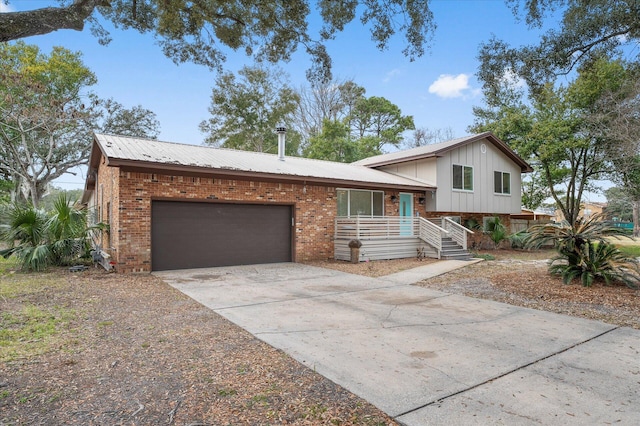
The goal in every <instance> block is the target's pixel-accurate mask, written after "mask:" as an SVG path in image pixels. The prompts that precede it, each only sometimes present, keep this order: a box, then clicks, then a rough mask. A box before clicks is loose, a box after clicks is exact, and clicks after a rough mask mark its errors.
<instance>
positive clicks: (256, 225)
mask: <svg viewBox="0 0 640 426" xmlns="http://www.w3.org/2000/svg"><path fill="white" fill-rule="evenodd" d="M527 171H530V167H529V166H528V165H527V164H526V163H525V162H524V161H523V160H522V159H520V158H519V157H518V156H517V155H516V154H515V153H514V152H513V151H512V150H510V149H509V147H508V146H507V145H506V144H504V143H503V142H502V141H500V140H499V139H497V138H496V137H495V136H493V135H492V134H491V133H483V134H479V135H473V136H469V137H466V138H460V139H455V140H453V141H449V142H444V143H441V144H436V145H429V146H425V147H421V148H415V149H411V150H408V151H403V152H397V153H393V154H386V155H381V156H376V157H372V158H370V159H367V160H363V161H360V162H357V163H354V164H343V163H334V162H329V161H320V160H312V159H306V158H297V157H286V158H284V157H283V156H282V158H279V156H278V155H272V154H264V153H255V152H245V151H235V150H228V149H218V148H210V147H204V146H194V145H183V144H175V143H167V142H159V141H155V140H147V139H138V138H130V137H121V136H112V135H101V134H96V135H95V138H94V142H93V149H92V152H91V156H90V160H89V173H88V177H87V182H86V187H85V195H84V197H83V200H84V202H85V203H87V204H88V205H89V206H90V207H92V208H94V209H95V211H96V217H97V220H99V221H102V222H105V223H107V224H108V225H109V229H110V231H109V232H108V233H105V234H103V236H102V239H101V241H99V242H98V243H100V245H101V247H102V249H103V250H104V251H105V252H106V253H108V254H109V255H110V256H111V261H112V263H113V264H115V267H116V269H117V270H119V271H122V272H139V271H151V270H162V269H184V268H199V267H207V266H224V265H235V264H252V263H271V262H289V261H294V262H302V261H307V260H317V259H328V258H334V257H335V258H342V259H345V258H348V256H349V248H348V242H349V241H350V240H351V239H354V238H357V239H360V240H361V241H362V242H363V247H362V248H361V252H360V260H366V259H381V258H394V257H409V256H415V255H416V252H417V251H419V252H420V251H421V252H422V253H424V254H426V255H428V256H433V257H446V256H453V255H455V250H454V249H451V248H450V249H447V247H446V246H448V245H453V246H455V245H457V246H458V249H461V250H464V249H466V238H467V234H468V232H467V230H466V229H465V228H463V227H462V226H460V225H458V224H457V223H455V222H459V223H463V222H461V221H463V220H465V218H467V217H476V218H477V219H480V220H482V218H483V217H493V216H494V215H496V214H498V215H504V216H505V218H506V219H505V220H508V216H509V214H511V213H514V212H518V211H520V201H521V197H520V174H521V173H522V172H527ZM442 216H448V217H452V219H453V220H448V219H440V218H441V217H442ZM425 218H439V219H438V221H437V222H436V224H434V222H433V221H427V220H425ZM450 240H453V241H454V242H451V241H450ZM447 250H449V252H448V251H447ZM452 250H453V251H452ZM452 253H453V254H452Z"/></svg>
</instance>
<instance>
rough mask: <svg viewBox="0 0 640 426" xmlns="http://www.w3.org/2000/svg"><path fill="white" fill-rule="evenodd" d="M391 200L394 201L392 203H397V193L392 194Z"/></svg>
mask: <svg viewBox="0 0 640 426" xmlns="http://www.w3.org/2000/svg"><path fill="white" fill-rule="evenodd" d="M391 202H392V203H396V202H398V197H397V196H396V195H392V196H391Z"/></svg>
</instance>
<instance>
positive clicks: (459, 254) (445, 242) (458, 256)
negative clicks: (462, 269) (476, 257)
mask: <svg viewBox="0 0 640 426" xmlns="http://www.w3.org/2000/svg"><path fill="white" fill-rule="evenodd" d="M440 259H444V260H468V259H471V253H469V252H468V251H467V250H465V249H463V248H462V246H460V245H459V244H458V243H456V242H455V241H453V240H452V239H451V238H449V237H445V238H443V239H442V250H440Z"/></svg>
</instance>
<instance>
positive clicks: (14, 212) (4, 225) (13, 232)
mask: <svg viewBox="0 0 640 426" xmlns="http://www.w3.org/2000/svg"><path fill="white" fill-rule="evenodd" d="M0 216H1V219H0V239H1V240H2V241H4V242H6V243H7V244H8V245H9V248H7V249H4V250H0V255H1V256H3V257H4V258H8V257H10V256H11V255H15V256H16V257H17V258H18V260H19V262H20V265H21V267H22V268H23V269H30V270H40V269H43V268H44V267H46V265H48V264H49V263H50V260H51V251H50V248H49V246H48V244H47V230H46V225H47V218H46V216H45V215H44V213H42V212H41V211H38V210H36V209H34V208H33V207H32V206H29V205H21V204H12V205H4V206H3V207H2V211H1V212H0Z"/></svg>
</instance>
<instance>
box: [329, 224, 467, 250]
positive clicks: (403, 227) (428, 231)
mask: <svg viewBox="0 0 640 426" xmlns="http://www.w3.org/2000/svg"><path fill="white" fill-rule="evenodd" d="M448 234H449V231H447V230H446V229H444V228H442V227H440V226H438V225H436V224H434V223H433V222H430V221H428V220H426V219H424V218H422V217H398V216H376V217H362V216H358V217H337V218H336V221H335V234H334V235H335V240H336V241H348V240H353V239H357V240H361V241H363V242H370V243H371V244H365V245H367V246H369V247H370V248H369V251H371V250H373V249H374V248H373V247H375V250H378V251H380V250H383V249H384V247H385V246H387V247H388V250H391V248H390V247H391V244H390V243H391V242H392V241H394V242H396V244H395V247H396V249H399V250H403V251H405V252H409V253H410V252H411V250H413V253H415V247H417V246H416V243H415V242H414V243H412V244H411V247H409V244H410V243H408V242H407V243H406V244H403V245H401V246H400V244H401V243H400V241H407V240H411V239H414V240H415V241H419V240H422V241H424V242H426V243H427V244H429V246H431V247H432V248H433V249H434V250H435V255H436V256H435V257H437V258H440V252H441V250H442V238H443V237H447V236H449V235H448ZM343 245H344V244H343ZM465 247H466V246H465Z"/></svg>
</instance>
